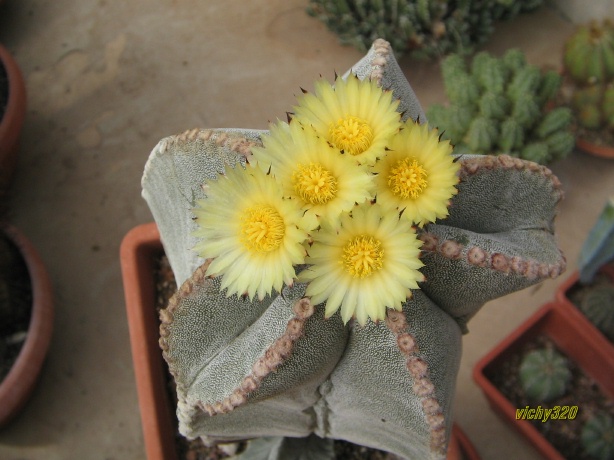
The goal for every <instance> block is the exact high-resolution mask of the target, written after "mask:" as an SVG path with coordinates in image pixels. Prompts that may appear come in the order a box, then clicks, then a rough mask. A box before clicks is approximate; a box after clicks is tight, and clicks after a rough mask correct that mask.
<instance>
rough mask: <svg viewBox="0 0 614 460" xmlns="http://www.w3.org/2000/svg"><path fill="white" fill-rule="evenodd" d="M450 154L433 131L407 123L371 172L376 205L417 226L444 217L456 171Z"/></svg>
mask: <svg viewBox="0 0 614 460" xmlns="http://www.w3.org/2000/svg"><path fill="white" fill-rule="evenodd" d="M451 154H452V146H451V145H450V142H449V141H440V140H439V137H438V135H437V131H436V130H431V129H429V128H428V126H427V125H420V124H417V123H415V122H413V121H411V120H409V121H408V122H406V123H405V125H404V126H403V129H402V130H401V132H399V134H397V135H396V136H394V138H393V139H392V141H391V142H390V150H389V151H388V152H386V156H385V157H383V158H382V159H381V160H380V161H378V163H377V164H376V165H375V167H374V168H373V170H374V172H375V173H376V179H375V193H376V195H377V202H378V203H379V204H380V205H382V206H383V207H384V209H386V210H387V211H389V210H391V209H397V210H399V211H401V210H404V211H403V216H404V218H406V219H408V220H410V221H411V222H414V223H415V224H417V225H419V226H423V225H425V224H427V223H429V222H434V221H435V220H436V219H440V218H444V217H446V216H447V215H448V205H449V204H450V198H452V196H453V195H455V194H456V193H457V190H456V184H457V183H458V170H459V168H460V166H459V165H458V163H456V162H454V157H453V156H452V155H451Z"/></svg>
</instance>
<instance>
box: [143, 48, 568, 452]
mask: <svg viewBox="0 0 614 460" xmlns="http://www.w3.org/2000/svg"><path fill="white" fill-rule="evenodd" d="M352 70H353V71H354V72H356V73H357V74H358V76H359V78H375V79H377V80H378V82H380V83H381V85H382V86H383V87H384V88H390V89H392V90H393V91H394V94H395V96H396V97H398V98H400V100H401V105H400V108H399V110H401V111H403V112H404V116H405V117H410V116H411V117H412V118H413V119H417V118H418V117H419V118H420V120H421V121H424V120H425V116H424V113H423V111H422V108H421V107H420V104H419V103H418V100H417V98H416V96H415V95H414V93H413V91H412V89H411V88H410V86H409V84H408V82H407V80H406V79H405V76H404V75H403V73H402V71H401V70H400V68H399V67H398V65H397V63H396V61H395V60H394V57H393V55H392V52H391V50H390V48H389V45H388V44H387V42H384V41H382V40H378V41H376V42H375V43H374V45H373V47H372V48H371V50H370V51H369V53H368V54H367V55H366V56H365V57H364V58H363V59H362V60H361V61H360V62H359V63H357V64H356V66H355V67H353V69H352ZM262 133H263V132H262V131H254V130H241V129H233V130H192V131H187V132H185V133H184V134H182V135H179V136H173V137H169V138H166V139H163V140H162V141H161V142H160V143H159V144H158V145H157V146H156V148H155V149H154V150H153V152H152V154H151V156H150V159H149V161H148V163H147V165H146V168H145V174H144V176H143V196H144V197H145V199H146V200H147V202H148V204H149V206H150V209H151V211H152V213H153V215H154V218H155V220H156V222H157V224H158V227H159V229H160V233H161V237H162V242H163V244H164V247H165V251H166V254H167V256H168V257H169V260H170V263H171V266H172V267H173V270H174V273H175V277H176V279H177V282H178V283H179V284H182V286H181V288H180V289H179V291H178V293H177V294H176V295H175V296H174V297H173V299H172V300H171V302H170V304H169V307H168V308H167V309H166V310H164V311H163V313H162V326H161V339H160V343H161V346H162V349H163V353H164V357H165V358H166V360H167V362H168V364H169V367H170V370H171V373H172V374H173V375H174V377H175V381H176V383H177V389H178V397H179V405H178V410H177V415H178V417H179V421H180V430H181V432H182V433H183V434H184V435H185V436H187V437H189V438H194V437H202V438H203V439H204V440H205V441H206V442H215V441H228V440H236V439H246V438H253V437H259V436H289V437H306V436H309V435H311V434H313V433H315V434H316V435H318V436H320V437H323V438H334V439H345V440H349V441H351V442H354V443H357V444H362V445H366V446H370V447H375V448H379V449H382V450H386V451H389V452H393V453H396V454H398V455H400V456H403V457H407V458H416V459H425V458H443V457H445V452H446V446H447V441H448V437H449V433H450V429H451V426H452V414H451V409H452V401H453V397H454V391H455V382H456V375H457V371H458V367H459V362H460V354H461V334H462V333H463V332H464V331H465V330H466V322H467V321H468V319H469V318H470V317H471V316H473V315H474V314H475V313H476V312H477V310H478V309H479V308H480V307H481V306H482V305H483V304H484V303H485V302H487V301H488V300H491V299H493V298H496V297H499V296H502V295H505V294H508V293H510V292H513V291H517V290H519V289H523V288H525V287H528V286H530V285H532V284H535V283H537V282H539V281H541V280H543V279H544V278H549V277H556V276H558V275H559V274H560V273H561V272H562V271H563V270H564V267H565V260H564V258H563V256H562V254H561V253H560V251H559V249H558V248H557V245H556V242H555V238H554V228H553V220H554V217H555V208H556V204H557V202H558V201H559V199H560V198H561V195H562V192H561V189H560V184H559V182H558V180H557V179H556V177H555V176H553V175H552V174H551V173H550V171H549V170H548V169H547V168H545V167H543V166H539V165H537V164H534V163H529V162H526V161H522V160H518V159H513V158H510V157H507V156H499V157H489V156H481V155H478V156H463V157H462V158H459V160H458V161H460V162H461V173H460V179H461V182H460V183H459V185H458V189H459V193H458V194H457V195H456V196H455V197H454V198H453V200H452V204H451V206H450V216H449V217H448V218H446V219H445V220H441V221H438V222H436V223H434V224H430V225H427V226H425V228H424V229H423V230H421V232H420V238H421V239H422V240H423V241H424V244H423V247H422V249H423V255H422V259H423V262H424V263H425V265H426V266H425V267H424V268H423V273H424V274H425V276H426V282H424V283H423V284H422V290H420V291H415V292H414V297H413V299H411V300H409V301H407V302H406V303H405V304H404V306H403V311H402V312H396V311H392V310H389V314H388V317H387V319H386V321H381V322H379V323H377V324H375V323H373V322H368V323H367V325H366V326H365V327H364V328H363V327H360V326H358V325H357V324H353V323H352V322H350V323H348V325H347V326H344V325H343V322H342V321H341V318H340V316H339V314H335V315H333V316H332V317H331V318H330V319H327V320H326V319H324V313H323V312H324V308H323V306H317V305H316V306H314V305H312V304H311V302H310V301H309V300H308V299H306V298H303V295H304V291H305V285H303V284H299V283H297V284H295V285H294V286H292V287H286V288H284V290H283V292H282V293H281V295H275V296H272V297H266V298H265V299H264V300H263V301H261V302H259V301H257V300H254V301H253V302H250V301H249V300H247V299H242V298H238V297H236V296H232V297H230V298H226V296H225V292H220V290H219V286H220V280H219V279H217V278H209V277H206V276H205V275H204V273H205V267H206V262H205V261H203V260H202V259H199V258H198V257H197V256H196V254H195V253H193V252H192V251H191V250H190V248H192V247H193V246H194V243H195V240H194V237H192V236H191V232H192V231H193V230H194V229H195V225H196V224H195V222H194V221H193V219H192V217H193V216H192V213H191V209H192V208H193V207H194V205H195V200H197V199H200V198H203V197H204V191H203V189H202V186H201V185H202V183H203V181H204V180H205V179H207V178H215V177H216V176H217V174H218V173H222V172H223V169H224V167H225V166H226V167H241V166H238V165H239V164H241V165H242V164H244V163H245V161H246V157H248V156H249V154H250V148H251V147H252V146H254V145H260V140H259V139H260V135H261V134H262ZM203 264H205V265H203ZM271 458H272V457H271ZM284 458H286V459H289V458H291V457H288V454H287V453H285V454H284ZM314 458H315V457H314Z"/></svg>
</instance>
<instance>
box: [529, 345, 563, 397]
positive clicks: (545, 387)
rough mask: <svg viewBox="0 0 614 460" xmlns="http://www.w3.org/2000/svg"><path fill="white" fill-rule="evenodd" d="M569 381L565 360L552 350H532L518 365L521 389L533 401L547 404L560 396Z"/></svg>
mask: <svg viewBox="0 0 614 460" xmlns="http://www.w3.org/2000/svg"><path fill="white" fill-rule="evenodd" d="M570 379H571V371H570V370H569V367H568V365H567V359H566V358H565V357H564V356H563V355H561V354H560V353H558V352H557V351H555V350H554V349H552V348H544V349H539V350H533V351H531V352H530V353H528V354H527V355H526V356H525V357H524V358H523V359H522V362H521V364H520V381H521V383H522V387H523V389H524V391H525V393H526V395H527V396H528V397H529V398H531V399H533V400H535V401H542V402H548V401H552V400H553V399H556V398H558V397H560V396H562V395H563V394H564V393H565V389H566V387H567V384H568V383H569V380H570Z"/></svg>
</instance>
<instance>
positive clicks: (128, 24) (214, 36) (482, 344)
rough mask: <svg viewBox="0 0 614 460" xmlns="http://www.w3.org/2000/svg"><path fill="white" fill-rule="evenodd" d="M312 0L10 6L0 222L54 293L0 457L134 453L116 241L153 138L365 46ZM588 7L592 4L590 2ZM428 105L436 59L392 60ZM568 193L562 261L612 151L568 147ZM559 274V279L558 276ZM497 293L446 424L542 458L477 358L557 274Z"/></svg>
mask: <svg viewBox="0 0 614 460" xmlns="http://www.w3.org/2000/svg"><path fill="white" fill-rule="evenodd" d="M306 4H307V0H255V1H251V2H245V1H242V0H227V1H209V2H201V1H196V0H183V1H174V0H173V1H171V0H166V1H160V0H157V1H149V2H145V1H135V2H111V1H107V0H97V1H94V0H81V1H77V0H59V1H53V2H51V1H43V0H23V1H16V0H7V1H5V2H4V3H3V4H2V5H1V6H0V41H1V42H2V43H3V44H4V45H5V46H6V47H7V48H8V49H9V50H11V52H12V53H13V54H14V56H15V58H16V59H17V61H18V62H19V63H20V65H21V67H22V70H23V73H24V75H25V79H26V82H27V89H28V95H29V100H28V111H27V117H26V122H25V126H24V130H23V134H22V143H21V153H20V159H19V166H18V171H17V177H16V180H15V183H14V186H13V188H12V194H11V196H10V198H9V203H8V205H9V207H10V213H9V218H10V220H11V221H12V222H13V223H14V224H16V225H17V226H19V227H20V228H21V229H22V230H23V231H24V232H25V233H26V234H27V235H28V236H29V238H30V239H31V240H32V241H33V243H34V244H35V245H36V246H37V247H38V249H39V251H40V253H41V255H42V258H43V259H44V261H45V262H46V264H47V267H48V269H49V272H50V274H51V277H52V280H53V284H54V286H55V293H56V324H55V333H54V337H53V341H52V344H51V350H50V353H49V356H48V359H47V362H46V365H45V368H44V372H43V374H42V378H41V380H40V383H39V385H38V387H37V389H36V391H35V393H34V395H33V397H32V399H31V401H30V403H29V404H28V406H27V407H26V409H25V410H24V412H23V414H22V415H21V416H20V417H19V418H18V419H16V420H15V421H14V422H13V423H12V424H11V425H10V426H8V427H7V428H5V429H4V430H2V431H1V432H0V459H3V460H35V459H45V460H59V459H62V460H64V459H101V460H102V459H104V460H111V459H114V460H124V459H143V458H144V456H145V454H144V448H143V440H142V435H141V421H140V418H139V409H138V405H137V395H136V388H135V381H134V375H133V370H132V357H131V355H130V348H129V337H128V327H127V323H126V314H125V308H124V299H123V288H122V279H121V273H120V267H119V257H118V251H119V244H120V241H121V239H122V237H123V236H124V234H125V233H126V232H127V231H128V230H129V229H130V228H132V227H134V226H135V225H137V224H141V223H144V222H148V221H151V220H152V217H151V214H150V212H149V210H148V208H147V207H146V205H145V202H144V201H143V200H142V199H141V197H140V178H141V174H142V171H143V166H144V164H145V161H146V159H147V156H148V154H149V152H150V151H151V149H152V148H153V147H154V145H155V144H156V143H157V141H158V140H159V139H161V138H162V137H165V136H167V135H170V134H175V133H178V132H181V131H184V130H185V129H188V128H193V127H232V126H236V127H251V128H261V129H264V128H266V127H267V125H268V120H275V119H276V118H278V117H284V114H285V111H286V110H288V109H289V108H290V107H291V105H292V104H293V102H294V100H295V98H294V95H295V94H296V93H298V92H299V87H303V88H307V89H309V88H312V86H313V85H312V82H313V81H314V80H315V79H316V78H317V77H318V76H319V75H320V74H322V75H324V76H326V77H329V78H332V76H333V71H335V70H336V71H337V72H343V71H345V70H346V69H347V68H349V67H350V66H351V65H352V64H354V63H355V62H356V61H357V60H358V59H359V58H360V57H361V53H359V52H358V51H356V50H354V49H352V48H347V47H343V46H341V45H339V43H338V41H337V38H336V37H335V36H334V35H333V34H332V33H330V32H329V31H328V30H327V29H326V28H325V26H324V25H322V24H321V23H320V22H318V21H317V20H315V19H313V18H310V17H308V16H307V15H306V14H305V13H304V9H305V6H306ZM586 4H587V5H588V4H589V2H587V3H586ZM572 29H573V26H572V24H571V23H570V21H568V20H567V19H565V18H563V17H562V16H561V15H560V14H559V13H557V12H556V11H554V10H553V9H551V8H547V7H546V8H542V9H541V10H540V11H538V12H536V13H534V14H532V15H528V16H524V17H521V18H518V19H516V20H514V21H513V22H510V23H506V24H503V25H501V26H499V27H498V28H497V31H496V33H495V35H494V36H493V38H492V40H491V42H490V43H489V44H488V46H487V47H486V49H488V50H490V51H493V52H496V53H501V52H502V51H503V50H505V49H506V48H509V47H515V46H517V47H520V48H522V49H523V50H524V51H526V53H527V56H528V59H529V61H530V62H532V63H535V64H540V65H552V66H558V65H559V63H560V55H561V50H562V44H563V42H564V40H565V38H566V37H567V36H568V35H569V34H570V33H571V31H572ZM401 66H402V68H403V70H404V72H405V73H406V75H407V77H408V79H409V81H410V83H411V84H412V86H413V88H414V89H415V91H416V93H417V94H418V96H419V98H420V99H421V102H422V104H423V105H424V106H425V107H428V106H429V104H431V103H434V102H442V101H444V100H445V97H444V94H443V91H442V85H441V79H440V77H439V71H438V65H437V64H436V63H424V62H415V61H412V60H410V59H408V58H403V59H402V60H401ZM552 169H553V170H554V172H555V173H556V174H557V175H558V176H559V178H560V179H561V181H562V183H563V186H564V188H565V191H566V199H565V200H564V201H563V203H562V205H561V207H560V214H559V216H558V218H557V229H558V232H559V242H560V246H561V248H562V249H563V251H564V252H565V254H566V256H567V259H568V262H569V268H568V274H569V273H571V272H572V271H573V270H574V268H575V262H576V258H577V255H578V252H579V249H580V246H581V244H582V242H583V240H584V237H585V235H586V233H587V231H588V230H589V228H590V227H591V226H592V224H593V222H594V220H595V219H596V217H597V215H598V213H599V211H600V210H601V208H602V206H603V204H604V202H605V200H606V198H607V197H608V196H613V195H614V162H612V161H606V160H602V159H598V158H594V157H591V156H587V155H585V154H583V153H581V152H574V153H573V154H572V155H571V156H570V157H569V158H567V159H565V160H563V161H561V162H559V163H558V164H555V165H552ZM568 274H567V275H568ZM567 275H563V277H562V278H561V279H558V280H553V281H547V282H545V283H543V284H542V285H540V286H539V287H536V288H533V289H528V290H525V291H523V292H520V293H517V294H513V295H510V296H507V297H505V298H502V299H500V300H497V301H493V302H491V303H490V304H488V305H487V306H486V307H485V308H484V309H483V311H481V312H480V313H479V314H478V315H477V316H476V317H475V318H474V319H473V320H472V322H471V323H470V325H469V327H470V333H469V334H468V335H466V336H465V337H464V339H463V347H464V354H463V361H462V365H461V370H460V374H459V376H458V388H457V394H456V404H455V418H456V420H457V422H458V423H459V424H460V425H461V426H462V428H463V429H464V430H465V431H466V433H467V434H468V435H469V436H470V438H471V439H472V440H473V442H474V444H475V445H476V447H477V449H478V451H479V452H480V454H481V456H482V458H484V459H500V458H523V459H537V458H539V456H538V454H537V453H536V451H535V450H534V449H533V448H532V447H531V446H530V445H528V444H527V443H526V442H525V441H524V440H523V439H522V438H521V437H519V436H518V435H516V433H515V432H513V431H512V430H511V429H510V428H509V427H508V426H507V425H505V424H504V423H503V422H502V421H501V420H500V419H499V418H497V417H496V416H495V414H494V413H493V412H492V411H491V410H490V408H489V407H488V406H487V404H486V401H485V399H484V397H483V396H482V394H481V392H480V390H479V389H478V388H477V386H476V385H475V384H474V383H473V380H472V378H471V371H472V368H473V366H474V364H475V363H476V361H477V360H478V359H479V358H480V357H481V356H483V355H484V354H485V353H486V352H487V351H488V350H490V349H491V348H492V347H493V346H494V345H495V344H496V343H498V342H499V341H500V340H501V339H503V338H504V337H505V336H506V335H507V334H508V333H509V332H510V331H511V330H512V329H514V328H515V327H516V326H517V325H518V324H519V323H521V322H522V321H523V320H524V319H525V318H527V317H528V316H529V315H530V314H531V313H532V312H533V311H535V310H536V309H537V308H538V307H539V306H541V305H542V304H543V303H544V302H546V301H549V300H551V299H553V296H554V291H555V288H556V287H557V285H558V284H559V283H560V282H561V281H562V280H563V279H564V277H566V276H567Z"/></svg>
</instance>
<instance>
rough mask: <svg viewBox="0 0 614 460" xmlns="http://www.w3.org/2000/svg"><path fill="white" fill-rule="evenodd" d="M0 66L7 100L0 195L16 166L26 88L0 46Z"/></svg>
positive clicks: (0, 133) (0, 121)
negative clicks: (5, 85) (6, 88)
mask: <svg viewBox="0 0 614 460" xmlns="http://www.w3.org/2000/svg"><path fill="white" fill-rule="evenodd" d="M0 66H2V67H4V69H5V71H6V75H7V80H8V100H7V103H6V109H5V111H4V115H2V114H1V113H0V195H1V194H2V192H4V191H5V190H6V189H7V188H8V186H9V185H10V183H11V181H12V179H13V174H14V171H15V167H16V166H17V149H18V141H19V133H20V132H21V128H22V126H23V120H24V118H25V115H26V87H25V84H24V81H23V76H22V74H21V71H20V70H19V66H18V65H17V62H15V60H14V59H13V57H12V56H11V54H10V53H9V52H8V51H7V49H6V48H4V47H3V46H2V45H0Z"/></svg>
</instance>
